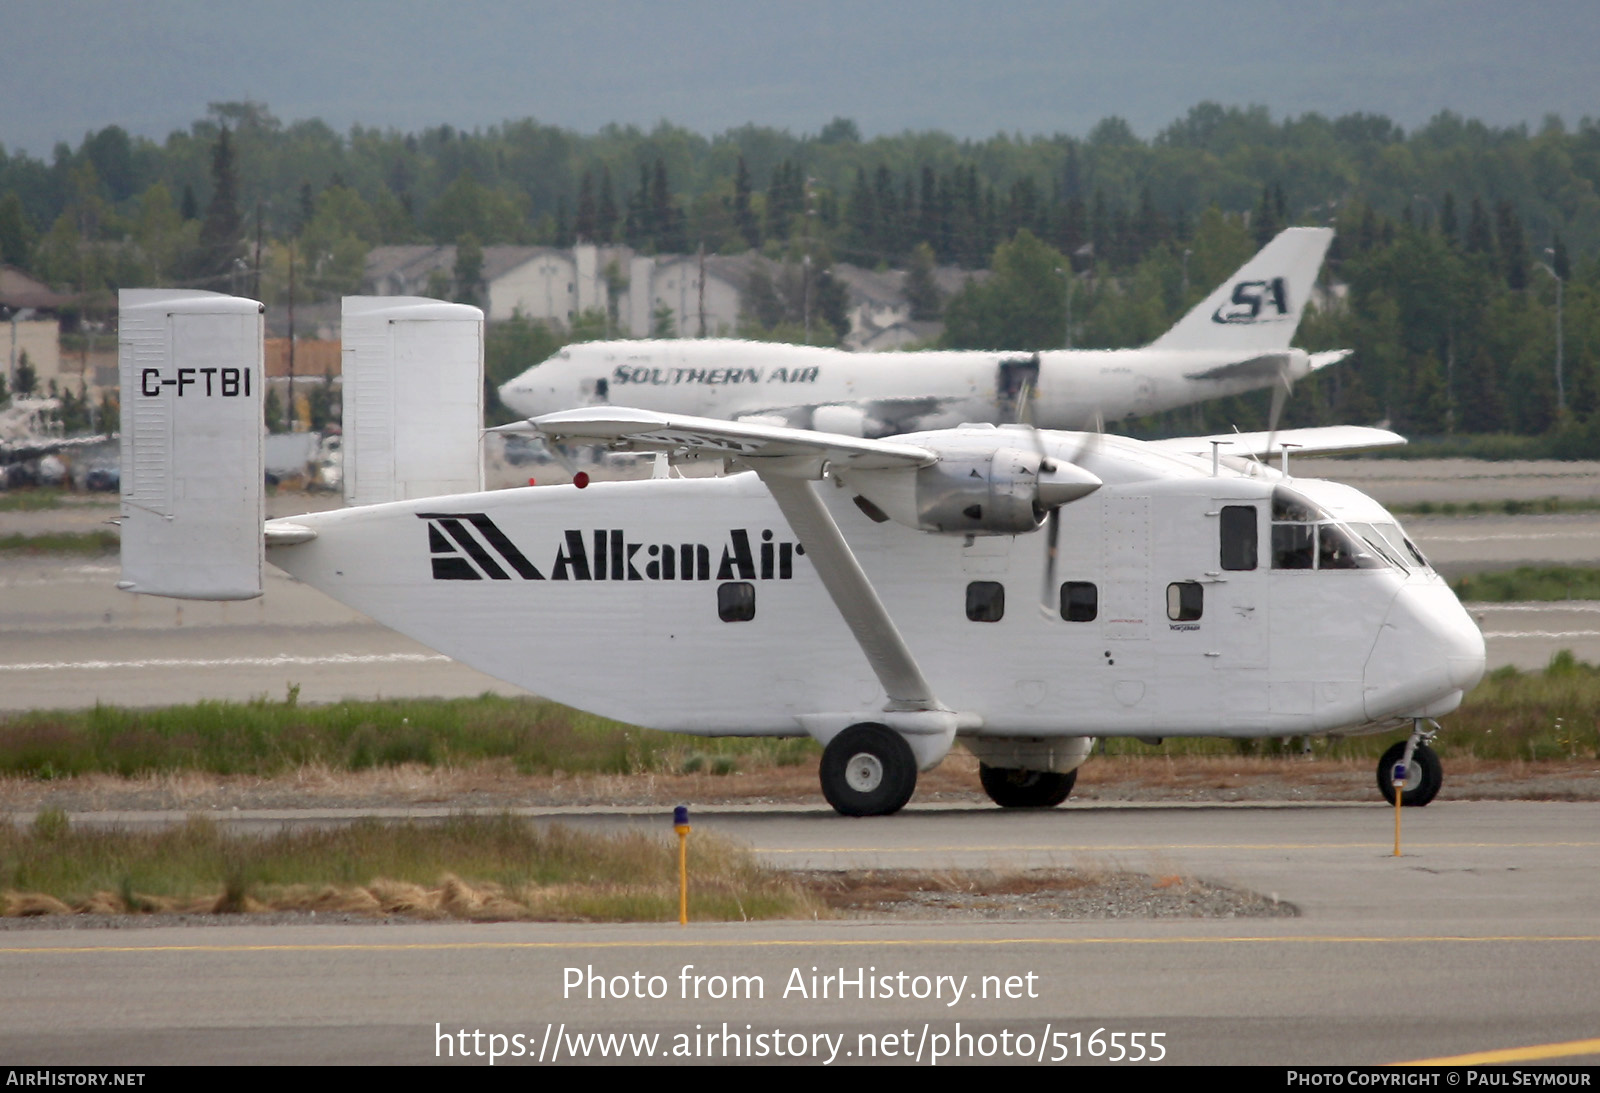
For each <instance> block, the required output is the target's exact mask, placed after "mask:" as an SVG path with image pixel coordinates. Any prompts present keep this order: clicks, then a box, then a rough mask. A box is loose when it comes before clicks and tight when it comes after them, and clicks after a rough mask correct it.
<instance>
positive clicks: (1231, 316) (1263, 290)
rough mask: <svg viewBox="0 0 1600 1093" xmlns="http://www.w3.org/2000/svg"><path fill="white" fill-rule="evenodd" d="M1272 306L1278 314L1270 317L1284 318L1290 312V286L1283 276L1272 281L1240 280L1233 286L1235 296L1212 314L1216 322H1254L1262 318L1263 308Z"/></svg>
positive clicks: (1212, 318) (1213, 320)
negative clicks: (1286, 283)
mask: <svg viewBox="0 0 1600 1093" xmlns="http://www.w3.org/2000/svg"><path fill="white" fill-rule="evenodd" d="M1267 307H1270V308H1272V309H1273V310H1275V311H1276V312H1277V313H1278V314H1277V315H1276V316H1269V317H1268V318H1269V319H1270V318H1282V317H1283V316H1285V315H1288V314H1289V288H1288V286H1287V285H1285V284H1284V282H1283V278H1282V277H1274V278H1273V279H1272V280H1270V281H1240V282H1239V283H1238V284H1236V285H1234V286H1233V298H1232V299H1231V300H1229V301H1228V302H1227V303H1225V304H1223V305H1222V306H1221V307H1219V308H1217V310H1216V313H1215V314H1214V315H1212V316H1211V321H1212V322H1214V323H1253V322H1255V321H1256V320H1257V319H1260V318H1261V317H1262V316H1261V310H1262V308H1267Z"/></svg>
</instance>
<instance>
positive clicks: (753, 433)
mask: <svg viewBox="0 0 1600 1093" xmlns="http://www.w3.org/2000/svg"><path fill="white" fill-rule="evenodd" d="M491 432H524V433H525V432H535V433H540V434H543V435H544V436H546V437H549V438H550V439H551V440H552V441H556V442H563V441H577V442H579V443H586V444H606V445H609V446H610V447H612V448H614V449H616V450H619V451H640V452H665V453H667V454H668V455H672V456H675V457H677V458H681V459H694V458H711V459H724V458H732V459H737V460H740V461H741V462H744V463H746V464H747V465H748V466H750V467H752V468H754V469H756V470H762V469H763V468H765V469H767V470H769V471H776V470H778V468H779V466H780V465H781V466H782V467H783V468H784V470H783V472H782V473H784V474H785V476H786V477H790V478H821V477H822V470H823V467H824V465H832V466H837V467H848V468H852V469H855V470H888V469H891V468H897V467H904V468H916V467H926V466H930V465H932V464H934V463H936V462H938V460H939V453H937V452H935V451H933V450H932V449H931V448H924V447H922V446H921V445H917V444H900V443H896V442H894V441H889V440H867V439H864V438H861V437H849V436H838V435H835V434H833V433H817V432H811V431H809V430H806V429H790V428H786V427H784V426H779V425H761V424H756V423H754V422H739V421H719V420H717V419H714V418H701V417H689V416H686V415H681V414H660V413H655V412H654V411H650V410H634V409H630V408H627V407H621V406H593V407H586V408H583V409H578V410H562V411H561V412H559V413H555V414H545V415H544V416H542V417H536V418H533V419H532V420H530V421H527V422H518V423H516V424H514V425H502V426H500V427H499V428H498V429H494V430H491Z"/></svg>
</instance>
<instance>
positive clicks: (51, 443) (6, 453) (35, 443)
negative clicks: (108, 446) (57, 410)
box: [0, 433, 117, 463]
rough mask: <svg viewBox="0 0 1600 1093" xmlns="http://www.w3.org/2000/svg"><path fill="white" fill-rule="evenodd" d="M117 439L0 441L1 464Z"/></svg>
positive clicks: (84, 438) (107, 435)
mask: <svg viewBox="0 0 1600 1093" xmlns="http://www.w3.org/2000/svg"><path fill="white" fill-rule="evenodd" d="M115 439H117V435H116V434H114V433H113V434H101V435H99V436H73V437H48V438H46V437H32V438H26V439H22V440H7V441H0V463H20V462H22V461H23V460H25V459H36V458H38V457H39V456H43V455H54V454H55V453H56V452H64V451H67V450H69V449H72V448H87V447H92V446H94V445H96V444H104V443H106V442H107V441H108V440H115Z"/></svg>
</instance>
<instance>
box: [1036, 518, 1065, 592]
mask: <svg viewBox="0 0 1600 1093" xmlns="http://www.w3.org/2000/svg"><path fill="white" fill-rule="evenodd" d="M1060 539H1061V509H1060V508H1053V509H1051V510H1050V514H1049V515H1048V516H1046V517H1045V529H1044V588H1043V589H1042V590H1041V591H1040V594H1039V612H1040V614H1042V615H1044V617H1045V618H1047V619H1049V618H1054V617H1056V615H1057V614H1059V611H1058V610H1057V607H1058V605H1057V604H1056V602H1055V599H1054V595H1055V589H1056V554H1057V550H1056V544H1057V543H1058V542H1059V541H1060Z"/></svg>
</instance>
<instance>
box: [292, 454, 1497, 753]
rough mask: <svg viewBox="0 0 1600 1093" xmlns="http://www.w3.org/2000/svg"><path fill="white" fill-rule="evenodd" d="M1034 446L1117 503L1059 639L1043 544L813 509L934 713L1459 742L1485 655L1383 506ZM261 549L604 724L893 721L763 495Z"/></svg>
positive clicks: (842, 492) (557, 501)
mask: <svg viewBox="0 0 1600 1093" xmlns="http://www.w3.org/2000/svg"><path fill="white" fill-rule="evenodd" d="M963 431H966V430H963ZM979 431H981V430H979ZM1040 435H1041V436H1044V437H1047V438H1048V441H1047V443H1048V445H1049V446H1050V448H1051V450H1052V454H1053V455H1058V456H1062V457H1066V456H1072V455H1075V456H1077V458H1078V462H1079V463H1080V465H1082V466H1083V467H1085V468H1087V469H1088V470H1090V471H1092V472H1093V473H1094V474H1096V475H1098V476H1099V477H1100V478H1101V479H1102V480H1103V481H1104V486H1103V487H1101V488H1100V489H1098V490H1097V491H1095V492H1094V493H1092V494H1091V495H1089V496H1088V497H1085V498H1083V499H1081V500H1078V501H1075V502H1073V503H1072V504H1071V505H1070V506H1068V508H1067V509H1066V510H1065V511H1064V513H1063V516H1062V521H1061V524H1062V527H1061V536H1060V544H1059V546H1060V554H1059V562H1058V565H1057V570H1056V574H1057V578H1058V580H1057V582H1056V587H1054V588H1051V589H1048V590H1045V592H1044V599H1045V600H1046V601H1047V603H1046V607H1047V609H1046V610H1044V611H1041V609H1040V600H1041V587H1040V586H1041V581H1042V579H1043V575H1044V542H1043V536H1042V535H1041V534H1038V533H1030V534H1022V535H1015V536H1012V535H998V536H975V537H970V538H963V537H961V536H949V535H930V534H926V533H923V532H919V531H917V530H914V529H912V528H908V527H905V526H902V525H900V524H898V523H895V522H886V521H880V520H877V519H874V518H873V517H872V516H869V515H868V514H867V512H866V511H864V510H863V509H862V508H859V507H858V506H857V505H856V504H854V503H853V501H852V491H851V490H850V489H835V488H832V486H830V485H829V483H827V482H823V483H819V484H818V485H816V486H815V487H813V488H815V489H817V490H819V491H820V493H821V495H822V496H823V497H824V499H825V503H826V505H827V507H828V509H829V510H830V511H831V513H832V515H833V518H834V519H835V520H836V521H837V523H838V526H839V528H840V530H841V531H842V532H843V534H844V536H845V537H846V539H847V540H848V542H849V545H850V548H851V549H852V551H853V552H854V554H855V556H856V557H857V559H859V561H860V563H861V565H862V567H863V568H864V569H865V571H866V573H867V574H868V576H869V577H870V578H871V580H872V583H873V585H874V586H875V587H876V589H877V591H878V594H879V595H880V597H881V598H882V601H883V603H884V606H885V607H886V608H887V609H888V611H889V613H890V614H891V615H892V616H893V618H894V619H895V620H896V622H897V624H898V626H899V629H900V631H901V632H902V633H903V634H904V635H905V636H906V640H907V642H908V643H909V645H910V647H911V650H912V652H913V653H914V654H915V656H916V659H917V661H918V662H919V663H920V664H921V665H922V666H923V670H924V672H925V673H926V675H927V676H928V677H929V678H930V679H932V680H936V681H937V686H938V688H939V691H940V696H941V698H942V699H943V700H944V701H945V702H946V703H948V704H949V705H950V707H951V708H954V709H959V710H962V711H967V712H969V713H970V714H972V715H975V716H974V717H973V718H972V719H971V722H970V727H967V728H964V729H963V733H962V734H963V735H964V736H989V735H992V736H996V737H1017V736H1039V737H1054V736H1078V737H1083V736H1105V735H1131V736H1187V735H1208V736H1209V735H1221V736H1239V737H1248V736H1275V735H1288V734H1301V733H1328V732H1359V731H1371V730H1374V729H1376V728H1380V727H1387V726H1391V725H1393V724H1395V723H1397V722H1398V721H1400V720H1402V719H1406V718H1414V717H1432V716H1438V715H1440V714H1443V713H1445V712H1448V711H1449V710H1451V709H1453V708H1454V707H1455V706H1456V705H1457V704H1458V703H1459V702H1460V700H1461V697H1462V694H1463V693H1464V691H1465V690H1467V689H1469V688H1470V687H1471V686H1472V685H1473V684H1475V683H1476V682H1477V680H1478V678H1479V677H1480V676H1481V674H1482V672H1483V667H1484V646H1483V639H1482V636H1481V635H1480V634H1479V632H1478V629H1477V627H1476V626H1475V625H1474V624H1473V622H1472V620H1471V619H1470V618H1469V617H1468V616H1467V614H1466V613H1465V611H1464V610H1463V609H1462V608H1461V606H1460V604H1459V603H1458V602H1457V601H1456V598H1455V596H1454V595H1453V594H1452V593H1451V591H1450V589H1449V587H1448V586H1447V585H1446V584H1445V582H1444V581H1443V580H1442V579H1441V578H1440V577H1439V576H1438V575H1437V574H1436V573H1434V571H1433V570H1432V569H1431V568H1430V567H1429V566H1428V565H1427V564H1426V562H1425V561H1424V560H1423V559H1422V558H1421V556H1420V555H1419V554H1417V553H1416V552H1415V549H1414V548H1412V547H1410V545H1409V544H1408V543H1407V541H1406V540H1405V537H1404V535H1403V533H1402V532H1401V531H1400V529H1399V525H1398V522H1397V521H1396V520H1395V519H1394V517H1393V516H1391V515H1390V514H1389V513H1387V512H1386V511H1385V510H1384V509H1383V508H1382V506H1380V505H1378V504H1377V502H1375V501H1373V500H1372V499H1370V498H1368V497H1366V496H1364V495H1362V494H1360V493H1358V492H1357V491H1355V490H1352V489H1350V488H1348V487H1344V486H1339V485H1336V484H1333V483H1327V482H1319V481H1312V480H1286V479H1284V478H1282V477H1281V476H1280V475H1278V474H1277V473H1276V472H1273V471H1270V470H1264V469H1262V468H1260V467H1259V465H1255V464H1247V465H1246V467H1247V468H1248V469H1247V470H1245V471H1239V470H1235V469H1230V468H1228V467H1227V466H1226V465H1224V466H1223V468H1222V470H1221V473H1219V474H1216V475H1215V476H1213V474H1212V473H1211V467H1210V462H1209V461H1208V460H1202V459H1196V458H1191V457H1188V456H1182V455H1174V454H1170V453H1166V452H1160V451H1156V450H1155V449H1153V448H1151V447H1149V446H1144V445H1139V444H1138V443H1137V442H1133V441H1126V440H1123V439H1121V438H1117V437H1105V438H1102V439H1099V440H1096V441H1094V442H1093V444H1092V445H1091V446H1090V447H1089V448H1088V449H1087V450H1085V446H1084V439H1083V438H1082V437H1078V436H1075V435H1072V434H1065V435H1063V434H1040ZM904 439H905V440H907V441H908V442H911V443H916V442H917V441H918V440H919V438H917V437H906V438H904ZM295 527H299V528H304V529H308V530H310V531H312V532H314V533H315V534H314V537H307V536H301V535H298V533H292V531H291V529H292V528H295ZM274 528H277V529H278V533H279V539H278V541H288V540H292V539H295V538H299V539H301V540H302V541H299V542H297V543H296V545H292V546H276V547H273V546H269V550H268V555H267V557H268V560H270V561H272V562H273V563H275V564H277V565H278V566H280V567H281V568H283V569H285V570H287V571H288V572H290V573H292V574H293V575H294V576H296V577H298V578H299V579H301V580H304V581H305V582H307V583H308V584H311V585H313V586H314V587H316V588H319V589H321V590H322V591H324V592H327V593H328V594H329V595H332V596H333V597H335V598H336V599H338V600H340V601H342V602H344V603H346V604H349V605H350V606H352V607H354V608H356V609H357V610H360V611H362V612H364V613H366V614H368V615H370V616H371V617H373V618H374V619H376V620H378V621H380V622H382V623H384V624H385V625H387V626H390V627H392V628H394V629H396V630H398V631H400V632H402V633H405V634H407V635H410V636H411V637H414V638H416V639H417V640H419V641H421V642H423V643H424V644H427V645H429V646H432V647H433V648H435V649H438V650H439V651H440V652H443V653H445V654H447V655H449V656H451V657H453V658H455V659H457V660H460V661H462V662H464V663H466V664H469V665H471V666H472V667H474V668H477V669H479V670H481V671H484V672H487V673H489V674H491V675H494V676H496V677H498V678H500V679H503V680H505V681H507V682H510V683H514V684H516V685H518V686H521V687H524V688H527V689H528V690H530V691H533V692H535V693H537V694H540V695H544V696H546V697H549V698H552V699H555V700H557V701H560V702H564V703H567V704H569V705H573V706H576V707H579V708H582V709H586V710H591V711H594V712H596V713H600V714H603V715H605V716H608V717H613V718H617V719H619V720H623V721H628V722H632V723H635V724H639V725H644V726H648V727H652V728H657V729H665V730H671V731H675V732H683V733H691V734H699V735H774V736H790V735H803V734H804V733H805V732H806V731H807V730H806V727H805V726H806V724H807V721H808V719H812V718H816V717H821V716H826V717H828V718H830V719H839V720H845V721H849V720H868V721H870V720H873V719H874V718H875V717H877V716H879V714H878V712H879V711H880V710H882V709H883V706H884V690H883V686H882V685H881V684H880V682H879V681H878V679H877V678H876V677H875V676H874V673H873V671H872V670H871V668H870V667H869V665H868V664H867V662H866V660H865V658H864V657H863V654H862V652H861V650H860V648H859V647H858V646H857V644H856V642H855V641H854V640H853V639H852V636H851V634H850V632H849V631H848V630H847V628H846V626H845V624H844V622H843V621H842V620H841V618H840V616H839V613H838V611H837V610H836V609H835V607H834V606H833V605H832V604H831V603H830V602H829V598H828V595H827V594H826V593H825V592H824V590H823V588H822V587H821V584H820V582H819V579H818V576H817V574H816V572H815V571H814V570H813V569H812V567H811V565H810V564H809V562H808V560H807V557H806V555H805V552H804V550H803V549H802V548H801V546H800V544H799V542H798V541H797V539H796V536H795V535H794V534H793V533H792V532H791V531H790V529H789V527H788V525H787V523H786V522H785V519H784V517H783V515H782V514H781V512H780V511H779V509H778V507H777V505H776V504H775V503H774V500H773V498H772V496H771V495H770V494H769V493H768V491H767V490H766V489H765V488H764V487H763V486H762V483H761V482H760V481H759V480H758V479H757V477H756V476H755V475H753V474H737V475H732V476H728V477H719V478H692V479H672V480H666V481H648V482H634V483H608V484H596V485H594V486H592V487H590V488H589V489H587V490H579V489H575V488H572V487H540V488H527V489H516V490H505V491H495V492H490V493H478V494H464V495H458V496H453V497H445V498H432V499H429V500H426V501H417V502H411V501H406V502H397V503H391V504H383V505H374V506H368V507H363V508H357V509H349V510H344V511H336V512H327V513H316V514H310V515H307V516H302V517H295V518H293V519H292V521H289V522H285V521H276V522H274V523H273V524H270V525H269V544H270V543H271V542H273V537H272V532H273V529H274Z"/></svg>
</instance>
